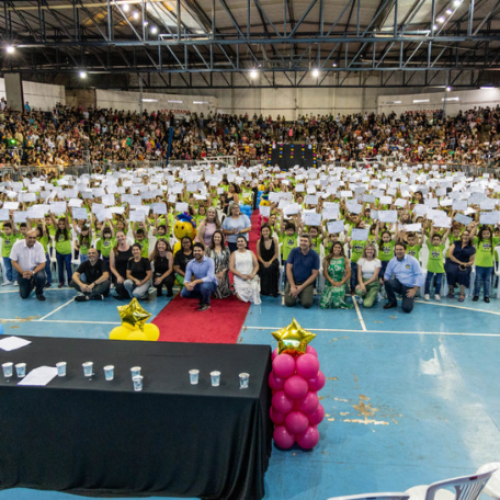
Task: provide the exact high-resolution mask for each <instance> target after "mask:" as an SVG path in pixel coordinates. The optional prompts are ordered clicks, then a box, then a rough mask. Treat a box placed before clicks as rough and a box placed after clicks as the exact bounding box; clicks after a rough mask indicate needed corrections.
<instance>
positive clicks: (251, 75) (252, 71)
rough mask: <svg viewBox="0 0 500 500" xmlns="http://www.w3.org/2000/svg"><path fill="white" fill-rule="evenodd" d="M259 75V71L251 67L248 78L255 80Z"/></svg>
mask: <svg viewBox="0 0 500 500" xmlns="http://www.w3.org/2000/svg"><path fill="white" fill-rule="evenodd" d="M258 76H259V72H258V71H257V70H256V69H252V70H251V71H250V78H251V79H252V80H255V79H256V78H257V77H258Z"/></svg>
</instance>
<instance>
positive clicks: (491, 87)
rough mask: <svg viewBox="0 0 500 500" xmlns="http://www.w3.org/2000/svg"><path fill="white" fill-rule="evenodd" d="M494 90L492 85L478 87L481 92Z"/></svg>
mask: <svg viewBox="0 0 500 500" xmlns="http://www.w3.org/2000/svg"><path fill="white" fill-rule="evenodd" d="M494 88H495V87H493V85H483V86H481V87H480V89H481V90H493V89H494Z"/></svg>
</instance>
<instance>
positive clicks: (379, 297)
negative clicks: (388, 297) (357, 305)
mask: <svg viewBox="0 0 500 500" xmlns="http://www.w3.org/2000/svg"><path fill="white" fill-rule="evenodd" d="M382 299H383V297H382V294H381V293H380V292H379V293H377V301H378V302H380V301H381V300H382Z"/></svg>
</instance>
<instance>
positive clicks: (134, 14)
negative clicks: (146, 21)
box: [132, 11, 139, 19]
mask: <svg viewBox="0 0 500 500" xmlns="http://www.w3.org/2000/svg"><path fill="white" fill-rule="evenodd" d="M132 17H133V18H134V19H139V12H137V11H135V12H134V13H133V14H132Z"/></svg>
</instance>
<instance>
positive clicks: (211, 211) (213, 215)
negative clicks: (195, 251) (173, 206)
mask: <svg viewBox="0 0 500 500" xmlns="http://www.w3.org/2000/svg"><path fill="white" fill-rule="evenodd" d="M220 228H221V225H220V222H219V218H218V217H217V209H216V208H215V207H209V208H208V210H207V216H206V217H205V219H203V220H202V221H201V223H200V227H199V228H198V233H197V235H196V241H200V242H201V243H204V244H205V248H208V247H210V245H211V244H212V236H213V235H214V233H215V231H217V230H219V229H220Z"/></svg>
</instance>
